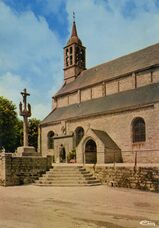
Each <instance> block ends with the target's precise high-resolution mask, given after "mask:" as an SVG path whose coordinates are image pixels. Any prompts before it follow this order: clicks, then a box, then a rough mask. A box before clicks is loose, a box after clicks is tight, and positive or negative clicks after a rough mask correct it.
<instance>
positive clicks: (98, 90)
mask: <svg viewBox="0 0 159 228" xmlns="http://www.w3.org/2000/svg"><path fill="white" fill-rule="evenodd" d="M102 94H103V90H102V84H100V85H97V86H93V87H92V99H94V98H98V97H102Z"/></svg>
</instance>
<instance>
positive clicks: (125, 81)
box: [57, 69, 159, 107]
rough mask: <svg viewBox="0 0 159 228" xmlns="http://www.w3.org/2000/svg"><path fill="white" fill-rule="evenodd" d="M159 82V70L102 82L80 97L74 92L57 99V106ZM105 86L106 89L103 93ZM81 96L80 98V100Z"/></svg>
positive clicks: (85, 89)
mask: <svg viewBox="0 0 159 228" xmlns="http://www.w3.org/2000/svg"><path fill="white" fill-rule="evenodd" d="M156 82H159V70H158V69H155V70H153V71H152V70H151V71H150V70H147V71H143V72H139V73H136V74H135V73H132V74H130V75H127V76H124V77H121V78H118V79H114V80H112V81H107V82H104V84H103V82H101V83H99V84H97V85H94V86H92V87H89V88H84V89H81V90H80V95H79V93H78V92H74V93H73V94H70V95H64V96H62V97H58V98H57V106H58V107H64V106H67V105H71V104H75V103H79V101H80V102H83V101H87V100H91V99H95V98H98V97H102V96H108V95H111V94H115V93H118V92H122V91H126V90H130V89H135V88H138V87H141V86H145V85H148V84H151V83H156ZM103 85H104V86H105V89H104V91H103ZM79 96H80V98H79Z"/></svg>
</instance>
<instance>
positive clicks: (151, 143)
mask: <svg viewBox="0 0 159 228" xmlns="http://www.w3.org/2000/svg"><path fill="white" fill-rule="evenodd" d="M158 113H159V104H155V105H150V106H148V107H145V108H139V109H136V110H130V111H125V112H120V113H116V114H115V113H114V114H109V115H98V116H96V117H87V118H84V119H78V118H77V119H76V120H67V121H66V123H65V124H66V132H67V134H70V132H74V131H75V129H76V128H77V127H83V129H84V132H86V131H88V129H89V128H92V129H97V130H102V131H105V132H106V133H107V134H108V135H109V136H110V137H111V139H112V140H113V141H114V142H115V143H116V144H117V145H118V147H119V148H120V149H121V151H122V157H123V161H124V162H127V163H128V162H134V159H135V157H134V156H135V153H136V152H137V159H138V161H139V162H146V163H154V162H159V134H158V132H159V115H158ZM136 117H142V118H143V119H144V120H145V124H146V141H145V142H143V143H140V144H139V143H137V144H134V143H132V121H133V119H134V118H136ZM152 120H153V121H152ZM62 125H63V124H62V123H61V124H60V123H59V124H56V125H52V126H48V127H43V128H42V140H43V141H42V147H41V149H42V152H43V156H46V155H53V154H54V150H48V149H47V134H48V132H49V131H50V130H52V131H54V132H55V133H56V134H58V135H60V134H61V127H62Z"/></svg>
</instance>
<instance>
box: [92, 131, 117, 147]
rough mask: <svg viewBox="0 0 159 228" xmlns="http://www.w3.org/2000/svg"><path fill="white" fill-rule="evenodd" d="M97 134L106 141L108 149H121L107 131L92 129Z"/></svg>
mask: <svg viewBox="0 0 159 228" xmlns="http://www.w3.org/2000/svg"><path fill="white" fill-rule="evenodd" d="M92 131H93V132H94V133H95V134H96V136H97V137H98V138H99V139H100V140H101V141H102V142H103V143H104V145H105V147H107V148H108V149H115V150H120V148H119V147H118V146H117V144H116V143H115V142H114V141H113V140H112V138H111V137H110V136H109V135H108V134H107V133H106V132H105V131H100V130H95V129H92Z"/></svg>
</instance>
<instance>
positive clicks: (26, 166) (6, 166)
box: [0, 153, 52, 186]
mask: <svg viewBox="0 0 159 228" xmlns="http://www.w3.org/2000/svg"><path fill="white" fill-rule="evenodd" d="M51 166H52V157H51V156H47V157H39V156H36V157H35V156H34V157H31V156H27V157H16V156H14V154H5V153H3V154H1V155H0V185H2V186H13V185H22V184H29V183H33V182H34V181H35V180H36V179H37V178H38V177H39V176H41V175H42V174H43V173H45V172H46V171H47V170H49V168H51Z"/></svg>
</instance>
